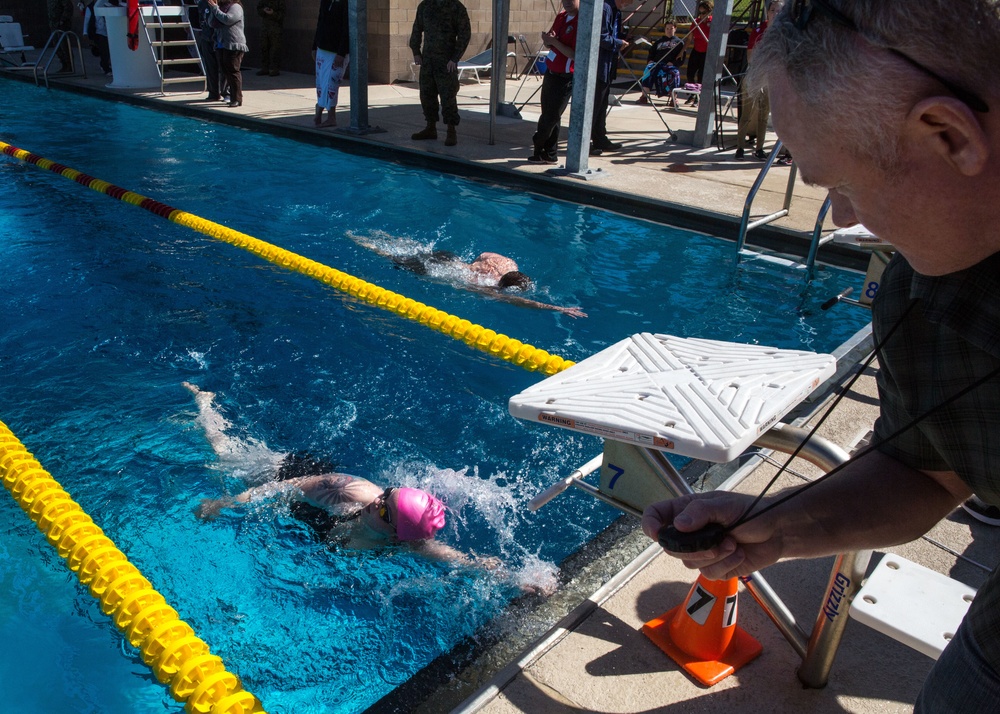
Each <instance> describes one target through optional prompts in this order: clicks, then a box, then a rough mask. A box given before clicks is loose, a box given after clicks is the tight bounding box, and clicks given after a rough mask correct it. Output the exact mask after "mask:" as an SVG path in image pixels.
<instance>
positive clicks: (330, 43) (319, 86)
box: [313, 0, 351, 128]
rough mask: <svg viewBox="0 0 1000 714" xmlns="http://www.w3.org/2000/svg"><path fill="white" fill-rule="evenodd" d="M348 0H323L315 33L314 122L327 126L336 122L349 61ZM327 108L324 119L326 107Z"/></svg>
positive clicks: (318, 125)
mask: <svg viewBox="0 0 1000 714" xmlns="http://www.w3.org/2000/svg"><path fill="white" fill-rule="evenodd" d="M348 9H349V8H348V3H347V0H321V2H320V5H319V19H318V20H317V22H316V35H315V37H313V60H314V61H315V62H316V116H315V117H314V118H313V124H315V125H316V126H317V127H320V128H325V127H330V126H337V113H336V112H337V101H338V99H339V98H340V83H341V82H343V81H344V73H346V72H347V66H348V64H349V63H350V60H351V58H350V52H351V28H350V19H349V17H348ZM324 109H325V110H326V111H327V118H326V121H323V110H324Z"/></svg>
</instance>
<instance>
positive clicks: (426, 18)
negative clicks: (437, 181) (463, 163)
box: [410, 0, 472, 146]
mask: <svg viewBox="0 0 1000 714" xmlns="http://www.w3.org/2000/svg"><path fill="white" fill-rule="evenodd" d="M471 39H472V25H471V23H470V22H469V13H468V11H467V10H466V9H465V6H464V5H463V4H462V3H461V2H459V0H422V1H421V3H420V4H419V5H418V6H417V14H416V17H415V18H414V19H413V31H412V32H411V33H410V50H411V51H412V52H413V63H414V64H416V65H419V67H420V107H421V109H423V112H424V119H425V120H427V126H426V127H425V128H424V129H422V130H421V131H418V132H417V133H416V134H414V135H413V136H412V137H411V138H412V139H413V140H414V141H423V140H426V139H437V121H438V108H439V104H438V97H440V100H441V101H440V109H441V118H443V119H444V123H445V124H446V125H447V127H448V135H447V137H446V138H445V140H444V145H445V146H455V144H457V143H458V136H457V134H456V131H455V128H456V127H457V126H458V123H459V121H460V119H459V116H458V100H457V96H458V62H459V60H461V59H462V55H463V54H465V50H466V48H468V46H469V41H470V40H471Z"/></svg>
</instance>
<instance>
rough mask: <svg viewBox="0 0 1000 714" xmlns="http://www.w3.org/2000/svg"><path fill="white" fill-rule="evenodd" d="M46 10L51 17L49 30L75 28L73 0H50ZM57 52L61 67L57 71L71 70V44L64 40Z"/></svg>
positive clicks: (67, 30) (65, 30) (63, 30)
mask: <svg viewBox="0 0 1000 714" xmlns="http://www.w3.org/2000/svg"><path fill="white" fill-rule="evenodd" d="M46 11H47V14H48V18H49V32H56V31H62V32H69V31H70V30H71V29H73V2H72V0H48V3H47V4H46ZM56 54H57V55H58V57H59V65H60V66H59V69H58V70H56V71H57V72H71V71H73V70H72V65H73V60H72V59H71V58H70V56H69V44H68V43H66V42H63V43H61V44H60V45H59V49H58V50H57V52H56Z"/></svg>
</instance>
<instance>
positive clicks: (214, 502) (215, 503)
mask: <svg viewBox="0 0 1000 714" xmlns="http://www.w3.org/2000/svg"><path fill="white" fill-rule="evenodd" d="M231 505H233V502H232V500H231V499H228V498H206V499H205V500H204V501H202V502H201V503H200V504H198V507H197V508H195V509H194V515H196V516H197V517H198V518H200V519H201V520H203V521H211V520H215V519H216V518H218V517H219V512H220V511H221V510H222V509H223V508H227V507H228V506H231Z"/></svg>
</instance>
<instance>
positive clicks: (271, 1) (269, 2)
mask: <svg viewBox="0 0 1000 714" xmlns="http://www.w3.org/2000/svg"><path fill="white" fill-rule="evenodd" d="M257 14H258V15H260V19H261V23H262V24H261V28H260V69H259V70H257V76H259V77H263V76H264V75H265V74H268V75H271V76H272V77H277V76H278V75H279V74H281V71H280V67H281V35H282V33H283V32H284V23H285V0H260V2H258V3H257Z"/></svg>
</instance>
